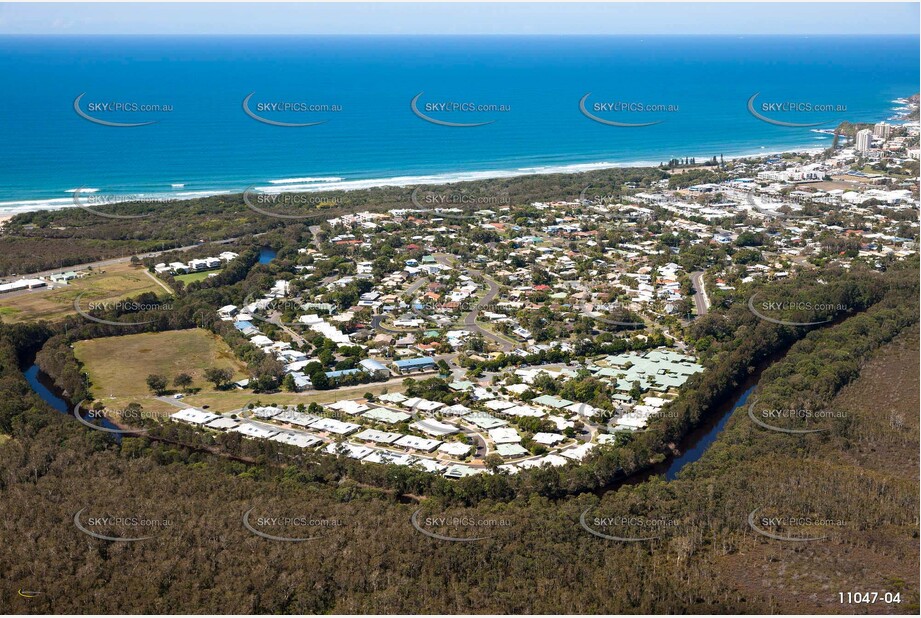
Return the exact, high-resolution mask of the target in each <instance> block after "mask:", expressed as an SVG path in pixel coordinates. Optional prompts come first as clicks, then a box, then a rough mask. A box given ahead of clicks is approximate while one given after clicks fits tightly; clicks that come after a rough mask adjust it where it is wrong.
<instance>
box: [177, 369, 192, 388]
mask: <svg viewBox="0 0 921 618" xmlns="http://www.w3.org/2000/svg"><path fill="white" fill-rule="evenodd" d="M173 386H175V387H176V388H179V389H182V390H185V389H187V388H189V387H190V386H192V376H190V375H189V374H187V373H180V374H179V375H177V376H176V377H175V378H173Z"/></svg>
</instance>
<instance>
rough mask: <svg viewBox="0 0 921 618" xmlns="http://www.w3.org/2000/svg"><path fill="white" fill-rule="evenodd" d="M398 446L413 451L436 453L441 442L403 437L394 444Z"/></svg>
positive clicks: (415, 437)
mask: <svg viewBox="0 0 921 618" xmlns="http://www.w3.org/2000/svg"><path fill="white" fill-rule="evenodd" d="M394 444H395V445H396V446H402V447H403V448H408V449H412V450H415V451H425V452H426V453H428V452H431V451H434V450H435V449H436V448H437V447H438V445H439V444H441V440H429V439H428V438H419V437H417V436H403V437H402V438H400V439H399V440H397V441H396V442H395V443H394Z"/></svg>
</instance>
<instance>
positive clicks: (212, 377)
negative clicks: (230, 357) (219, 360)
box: [205, 367, 233, 389]
mask: <svg viewBox="0 0 921 618" xmlns="http://www.w3.org/2000/svg"><path fill="white" fill-rule="evenodd" d="M232 377H233V372H232V371H230V369H221V368H218V367H211V368H210V369H205V379H206V380H208V381H209V382H211V383H212V384H214V388H217V389H220V388H223V387H224V386H225V385H226V384H227V383H228V382H230V379H231V378H232Z"/></svg>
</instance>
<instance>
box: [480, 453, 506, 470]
mask: <svg viewBox="0 0 921 618" xmlns="http://www.w3.org/2000/svg"><path fill="white" fill-rule="evenodd" d="M503 461H504V460H503V459H502V456H501V455H499V453H490V454H489V455H487V456H486V459H484V460H483V463H484V464H486V467H487V468H488V469H489V471H490V472H495V471H496V470H498V469H499V466H501V465H502V464H503Z"/></svg>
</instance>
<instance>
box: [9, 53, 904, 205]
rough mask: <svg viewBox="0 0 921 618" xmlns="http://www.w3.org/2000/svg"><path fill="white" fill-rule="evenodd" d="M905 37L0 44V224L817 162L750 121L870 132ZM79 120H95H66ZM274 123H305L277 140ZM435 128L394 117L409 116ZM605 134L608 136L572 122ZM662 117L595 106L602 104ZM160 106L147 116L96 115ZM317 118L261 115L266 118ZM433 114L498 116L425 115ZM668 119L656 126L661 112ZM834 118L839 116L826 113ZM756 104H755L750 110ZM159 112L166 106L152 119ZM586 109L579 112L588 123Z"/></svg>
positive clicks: (808, 139) (786, 132)
mask: <svg viewBox="0 0 921 618" xmlns="http://www.w3.org/2000/svg"><path fill="white" fill-rule="evenodd" d="M918 45H919V41H918V38H917V37H803V36H800V37H770V36H762V37H702V36H694V37H688V36H682V37H678V36H675V37H670V36H642V37H520V36H519V37H290V36H288V37H266V36H253V37H239V36H237V37H194V38H193V37H130V38H129V37H98V36H94V37H3V38H0V77H2V83H3V84H4V85H5V88H4V94H3V96H2V97H0V138H2V139H0V212H14V211H21V210H33V209H36V208H39V207H64V206H68V205H72V203H73V202H72V197H71V194H70V193H68V190H71V191H72V190H73V189H76V188H78V187H84V188H85V189H84V191H89V190H92V189H97V190H98V191H99V192H100V193H101V194H120V195H140V194H144V195H147V194H161V193H171V194H175V195H177V196H192V195H200V194H208V193H215V192H221V191H234V192H240V191H242V190H243V189H245V188H246V187H248V186H251V185H256V186H260V187H274V188H275V189H281V188H299V189H315V188H318V187H325V188H358V187H363V186H371V185H376V184H386V183H390V184H400V185H405V184H411V183H413V182H422V181H425V180H430V181H434V180H442V181H449V180H458V179H468V178H477V177H486V176H502V175H514V174H523V173H535V172H548V171H557V170H582V169H591V168H592V167H601V166H612V165H627V164H636V163H643V162H648V163H653V164H657V163H659V162H661V161H667V160H668V159H670V158H672V157H685V156H694V157H697V158H698V159H701V158H709V157H712V156H714V155H717V156H719V155H721V154H722V155H724V156H726V157H729V156H737V155H742V154H756V153H759V152H761V153H767V152H776V151H781V150H791V149H804V148H821V147H826V146H828V145H829V144H830V139H831V138H830V137H829V136H828V135H825V134H822V133H817V132H815V131H814V130H812V129H810V128H790V127H781V126H776V125H773V124H769V123H766V122H763V121H761V120H758V119H757V118H755V117H754V116H753V115H752V114H751V113H749V111H748V109H747V107H746V104H747V102H748V100H749V98H750V97H751V96H752V95H754V94H755V93H760V94H759V96H758V99H757V105H758V106H759V107H758V109H759V110H760V109H762V108H761V107H760V105H761V104H762V103H765V104H767V103H780V102H795V103H811V104H822V105H831V106H832V111H824V112H821V113H820V112H815V111H812V112H808V111H800V112H789V111H783V110H769V111H764V112H763V113H764V115H765V116H769V117H772V118H775V119H778V120H782V121H788V122H799V123H808V122H824V123H825V124H823V125H822V126H823V127H833V126H834V125H835V124H837V122H839V121H841V120H852V121H864V122H867V121H879V120H884V119H887V118H890V117H892V116H893V114H894V112H893V108H894V107H898V104H897V103H894V100H895V99H897V98H900V97H907V96H909V95H911V94H914V93H915V92H917V91H918V89H919V86H918V74H919V60H918ZM82 93H85V94H84V96H83V98H82V99H81V101H80V104H79V108H80V110H81V111H83V112H84V113H86V114H87V115H90V116H93V117H95V118H98V119H102V120H105V121H109V122H121V123H138V122H147V121H156V123H155V124H149V125H146V126H139V127H131V128H126V127H111V126H103V125H100V124H96V123H94V122H91V121H89V120H86V119H84V118H83V117H81V116H80V115H78V113H77V112H76V111H75V110H74V100H75V99H76V98H77V97H78V96H79V95H81V94H82ZM250 93H254V94H253V97H252V98H251V100H250V104H249V105H250V110H251V111H254V112H255V113H256V114H257V115H260V116H261V117H263V118H266V119H269V120H272V121H275V122H288V123H313V122H323V123H322V124H317V125H314V126H306V127H282V126H274V125H271V124H265V123H262V122H259V121H257V120H255V119H253V118H251V117H250V116H249V115H247V114H246V113H244V110H243V100H244V98H245V97H247V95H249V94H250ZM420 93H422V94H421V95H420V96H419V100H418V104H417V108H418V109H419V110H420V112H421V113H423V114H425V115H427V116H429V117H431V118H433V119H435V120H441V121H446V122H456V123H480V122H490V124H486V125H483V126H476V127H453V126H443V125H439V124H434V123H430V122H427V121H425V120H423V119H421V118H420V117H418V116H417V115H416V114H414V113H413V111H412V109H411V107H410V102H411V101H412V100H413V98H414V97H416V95H419V94H420ZM587 93H591V94H590V95H589V98H588V99H587V102H586V106H587V109H588V110H589V111H590V112H591V113H594V114H595V115H596V116H598V117H600V118H602V119H606V120H613V121H618V122H628V123H645V122H657V121H658V122H659V123H658V124H655V125H652V126H644V127H615V126H609V125H606V124H602V123H599V122H595V121H593V120H591V119H589V118H588V117H586V116H585V115H584V114H583V113H582V112H581V111H580V109H579V101H580V99H582V97H583V96H585V95H586V94H587ZM614 102H616V103H618V104H623V103H632V104H636V103H641V104H643V105H657V106H665V108H664V109H663V111H629V110H621V111H610V110H607V111H605V110H604V109H603V108H599V107H596V104H603V103H614ZM103 103H108V104H110V105H111V104H114V103H122V104H126V105H127V106H130V105H132V104H139V105H148V104H153V105H160V106H161V110H160V111H155V112H145V111H136V112H127V111H116V112H112V111H105V110H103V109H100V106H101V104H103ZM271 103H278V104H304V103H306V104H310V105H316V104H319V105H326V106H329V107H327V108H326V109H325V110H324V111H287V112H279V111H272V110H271V109H270V108H267V106H266V104H271ZM439 103H449V104H468V103H472V104H474V105H492V106H505V108H507V110H506V111H501V110H500V109H499V108H495V107H494V108H492V109H491V110H490V111H453V112H446V111H439V110H438V104H439ZM669 106H671V111H669ZM843 108H846V111H843ZM765 109H769V108H765ZM167 110H169V111H167ZM596 110H597V111H596ZM838 110H842V111H838Z"/></svg>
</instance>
